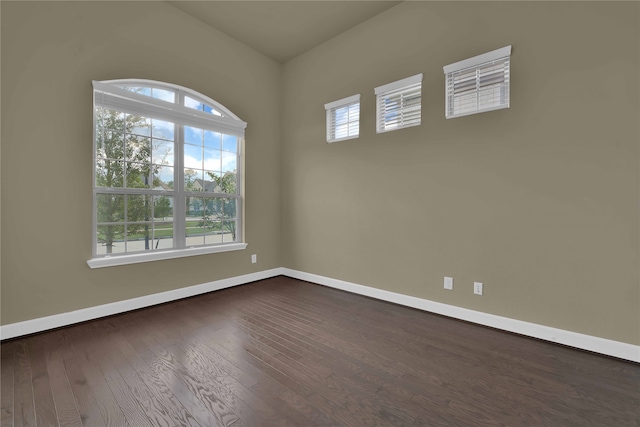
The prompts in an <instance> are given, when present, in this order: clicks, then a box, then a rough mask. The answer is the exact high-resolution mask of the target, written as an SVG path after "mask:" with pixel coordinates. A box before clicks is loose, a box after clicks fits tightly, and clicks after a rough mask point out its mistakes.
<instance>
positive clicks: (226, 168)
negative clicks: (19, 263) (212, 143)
mask: <svg viewBox="0 0 640 427" xmlns="http://www.w3.org/2000/svg"><path fill="white" fill-rule="evenodd" d="M237 169H238V156H237V155H236V154H235V153H228V152H226V151H223V152H222V172H236V171H237Z"/></svg>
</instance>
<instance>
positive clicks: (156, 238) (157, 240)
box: [152, 222, 173, 249]
mask: <svg viewBox="0 0 640 427" xmlns="http://www.w3.org/2000/svg"><path fill="white" fill-rule="evenodd" d="M171 248H173V223H170V222H159V223H155V224H154V229H153V248H152V249H171Z"/></svg>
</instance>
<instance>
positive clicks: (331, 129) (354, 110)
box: [324, 94, 360, 142]
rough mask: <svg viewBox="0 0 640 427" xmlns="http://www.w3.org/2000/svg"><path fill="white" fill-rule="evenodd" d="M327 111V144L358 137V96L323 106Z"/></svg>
mask: <svg viewBox="0 0 640 427" xmlns="http://www.w3.org/2000/svg"><path fill="white" fill-rule="evenodd" d="M324 108H325V110H327V142H337V141H344V140H347V139H353V138H357V137H358V136H360V94H358V95H353V96H350V97H348V98H343V99H339V100H337V101H333V102H330V103H328V104H325V105H324Z"/></svg>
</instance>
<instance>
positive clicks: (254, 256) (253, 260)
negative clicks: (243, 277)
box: [251, 254, 258, 264]
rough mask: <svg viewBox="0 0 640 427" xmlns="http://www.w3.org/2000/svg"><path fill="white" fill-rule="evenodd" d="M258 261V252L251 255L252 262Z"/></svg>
mask: <svg viewBox="0 0 640 427" xmlns="http://www.w3.org/2000/svg"><path fill="white" fill-rule="evenodd" d="M256 262H258V255H256V254H253V255H251V263H253V264H255V263H256Z"/></svg>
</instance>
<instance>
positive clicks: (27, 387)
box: [13, 339, 36, 426]
mask: <svg viewBox="0 0 640 427" xmlns="http://www.w3.org/2000/svg"><path fill="white" fill-rule="evenodd" d="M29 347H30V345H29V341H28V339H25V340H20V342H19V343H18V344H17V349H16V353H15V359H14V365H13V366H14V394H13V395H14V402H13V408H14V409H13V410H14V414H13V417H14V418H13V419H14V423H15V425H16V426H34V425H36V409H35V402H34V393H33V382H32V377H31V363H30V354H29Z"/></svg>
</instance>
